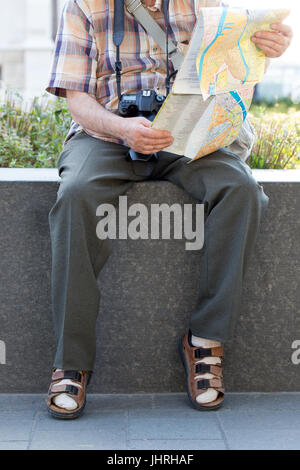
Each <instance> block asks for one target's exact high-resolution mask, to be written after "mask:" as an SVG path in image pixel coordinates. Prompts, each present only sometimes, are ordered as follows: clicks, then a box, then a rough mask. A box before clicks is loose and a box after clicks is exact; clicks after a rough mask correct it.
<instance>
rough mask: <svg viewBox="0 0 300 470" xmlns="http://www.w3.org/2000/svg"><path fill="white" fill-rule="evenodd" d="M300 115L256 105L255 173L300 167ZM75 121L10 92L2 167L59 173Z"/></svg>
mask: <svg viewBox="0 0 300 470" xmlns="http://www.w3.org/2000/svg"><path fill="white" fill-rule="evenodd" d="M291 105H292V106H291ZM283 110H284V111H285V113H283V112H282V111H283ZM299 110H300V105H294V104H293V103H292V102H289V101H286V100H281V102H278V103H276V104H274V106H273V107H271V105H269V104H268V105H267V104H264V105H257V104H254V105H253V106H252V108H251V114H250V118H251V121H252V123H253V125H254V127H255V129H256V133H257V141H256V143H255V146H254V148H253V151H252V154H251V156H250V157H249V160H248V163H249V165H250V166H251V168H300V111H299ZM71 120H72V119H71V116H70V114H69V111H68V108H67V103H66V100H65V99H62V98H60V99H56V100H49V95H46V94H45V95H43V96H42V97H39V98H38V97H36V98H35V99H34V100H33V102H32V103H31V104H30V106H28V105H27V106H25V104H24V101H23V99H22V97H21V96H20V95H19V94H18V93H12V92H9V91H8V92H7V93H6V95H5V99H4V101H3V102H2V103H1V102H0V167H11V168H18V167H29V168H30V167H31V168H32V167H34V168H55V167H56V161H57V158H58V156H59V154H60V152H61V150H62V146H63V143H64V140H65V137H66V135H67V133H68V131H69V128H70V124H71Z"/></svg>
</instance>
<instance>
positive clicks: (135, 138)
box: [121, 117, 174, 155]
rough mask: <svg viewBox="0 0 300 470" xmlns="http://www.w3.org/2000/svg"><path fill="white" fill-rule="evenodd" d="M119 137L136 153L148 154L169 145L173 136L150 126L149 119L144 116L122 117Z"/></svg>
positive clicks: (172, 140)
mask: <svg viewBox="0 0 300 470" xmlns="http://www.w3.org/2000/svg"><path fill="white" fill-rule="evenodd" d="M122 119H123V123H122V124H123V126H122V130H121V138H122V139H123V140H124V141H125V142H126V143H127V145H129V147H130V148H131V149H132V150H134V151H135V152H138V153H143V154H145V155H150V154H152V153H156V152H159V151H160V150H163V149H165V148H167V147H170V145H172V143H173V142H174V138H173V137H172V134H171V133H170V132H169V131H161V130H158V129H154V128H153V127H151V121H149V120H148V119H146V118H144V117H134V118H122Z"/></svg>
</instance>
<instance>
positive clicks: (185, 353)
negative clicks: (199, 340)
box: [179, 331, 225, 411]
mask: <svg viewBox="0 0 300 470" xmlns="http://www.w3.org/2000/svg"><path fill="white" fill-rule="evenodd" d="M191 336H192V335H191V332H190V331H189V333H187V334H185V335H184V336H183V338H182V339H181V340H180V343H179V352H180V356H181V360H182V363H183V366H184V369H185V374H186V386H187V393H188V397H189V399H190V402H191V403H192V405H193V406H194V407H195V408H197V410H200V411H208V410H216V409H217V408H220V406H221V404H222V403H223V401H224V396H225V388H224V384H223V373H222V366H221V364H216V365H213V364H206V363H205V362H200V363H199V360H201V359H204V358H206V357H219V358H220V359H221V361H222V358H223V355H224V352H223V347H222V346H218V347H213V348H199V347H198V346H197V347H195V346H193V345H192V342H191ZM197 362H198V364H197ZM206 373H210V374H212V375H214V378H212V379H201V378H198V380H197V379H196V377H198V376H199V375H200V374H206ZM208 388H213V389H215V390H217V391H218V392H219V394H218V397H217V398H216V400H214V401H212V402H209V403H198V402H197V400H196V397H198V396H199V395H200V394H202V393H205V392H206V391H207V389H208Z"/></svg>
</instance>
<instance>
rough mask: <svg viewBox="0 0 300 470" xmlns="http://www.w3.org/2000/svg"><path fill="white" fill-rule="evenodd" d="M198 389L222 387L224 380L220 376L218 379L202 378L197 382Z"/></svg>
mask: <svg viewBox="0 0 300 470" xmlns="http://www.w3.org/2000/svg"><path fill="white" fill-rule="evenodd" d="M197 388H198V390H199V389H201V390H207V389H208V388H215V389H222V388H223V382H222V380H221V379H220V378H216V379H201V380H198V382H197Z"/></svg>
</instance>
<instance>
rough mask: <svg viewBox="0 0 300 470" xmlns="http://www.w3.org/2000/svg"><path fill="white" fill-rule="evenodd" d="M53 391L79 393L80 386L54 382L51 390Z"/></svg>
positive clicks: (70, 393)
mask: <svg viewBox="0 0 300 470" xmlns="http://www.w3.org/2000/svg"><path fill="white" fill-rule="evenodd" d="M49 392H50V394H52V393H55V394H57V393H68V394H69V395H74V396H76V395H78V392H79V387H76V386H75V385H69V384H60V383H52V384H51V386H50V390H49Z"/></svg>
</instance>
